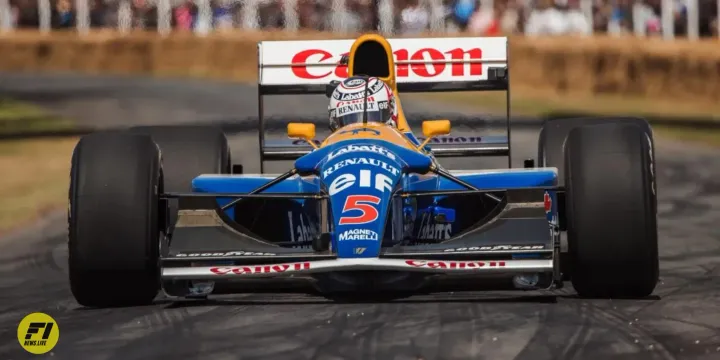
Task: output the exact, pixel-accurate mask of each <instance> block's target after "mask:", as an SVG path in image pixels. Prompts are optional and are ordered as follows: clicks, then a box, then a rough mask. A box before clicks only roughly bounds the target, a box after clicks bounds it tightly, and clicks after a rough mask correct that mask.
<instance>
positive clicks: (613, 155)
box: [564, 122, 659, 298]
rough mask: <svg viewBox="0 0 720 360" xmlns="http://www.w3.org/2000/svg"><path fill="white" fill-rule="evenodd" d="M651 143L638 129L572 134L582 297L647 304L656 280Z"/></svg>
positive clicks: (573, 247)
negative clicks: (644, 300) (644, 301)
mask: <svg viewBox="0 0 720 360" xmlns="http://www.w3.org/2000/svg"><path fill="white" fill-rule="evenodd" d="M652 151H653V149H652V140H651V139H650V137H649V136H647V133H646V132H645V131H644V129H643V128H642V127H640V126H638V125H636V124H633V123H628V122H625V123H622V122H608V123H604V124H598V125H584V126H580V127H576V128H574V129H573V130H571V131H570V132H569V134H568V137H567V142H566V144H565V150H564V152H565V169H566V171H565V186H566V194H565V196H566V201H567V203H566V206H567V221H568V230H567V235H568V250H569V254H570V256H571V258H572V259H573V262H572V264H573V265H572V266H573V268H572V278H571V281H572V284H573V286H574V288H575V290H576V291H577V293H578V295H580V296H581V297H591V298H640V297H646V296H649V295H650V294H651V293H652V292H653V290H654V289H655V286H656V285H657V281H658V276H659V261H658V236H657V212H656V205H655V204H656V202H655V201H656V196H657V195H656V192H655V178H654V164H653V153H652Z"/></svg>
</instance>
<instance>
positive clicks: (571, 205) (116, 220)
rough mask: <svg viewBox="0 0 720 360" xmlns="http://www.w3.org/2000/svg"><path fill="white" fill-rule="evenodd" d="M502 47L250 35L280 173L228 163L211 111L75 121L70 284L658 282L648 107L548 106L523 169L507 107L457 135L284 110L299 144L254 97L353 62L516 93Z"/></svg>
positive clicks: (120, 301) (427, 126) (441, 86)
mask: <svg viewBox="0 0 720 360" xmlns="http://www.w3.org/2000/svg"><path fill="white" fill-rule="evenodd" d="M391 46H392V48H391ZM393 49H394V51H393ZM507 49H508V46H507V39H506V38H501V37H497V38H446V39H391V40H387V39H385V38H383V37H381V36H379V35H363V36H361V37H359V38H358V39H356V40H355V41H353V40H330V41H312V42H307V41H279V42H261V43H260V44H259V64H260V67H259V92H260V100H261V101H260V114H259V136H260V160H261V161H260V162H261V173H263V172H264V167H263V164H264V162H265V161H269V160H292V161H294V164H293V166H292V168H291V169H290V170H289V171H287V172H286V173H284V174H282V175H277V176H271V175H267V174H259V175H248V174H238V172H240V171H241V166H237V165H233V164H232V162H231V159H230V151H229V149H228V142H227V139H226V137H225V135H224V134H223V133H222V132H221V131H220V130H218V129H215V128H210V127H191V126H173V127H140V128H133V129H130V130H128V131H114V132H103V133H94V134H91V135H88V136H85V137H83V138H82V139H81V140H80V142H79V143H78V145H77V147H76V149H75V152H74V154H73V159H72V171H71V185H70V208H69V214H68V215H69V218H68V220H69V228H70V239H69V271H70V274H69V276H70V284H71V289H72V292H73V294H74V296H75V298H76V299H77V301H78V302H79V303H80V304H82V305H86V306H120V305H122V306H125V305H133V304H143V303H149V302H151V301H153V299H154V298H155V297H156V296H157V294H158V292H159V290H160V289H163V290H164V292H165V293H166V294H167V295H169V296H172V297H181V298H182V297H206V296H208V295H210V294H212V293H214V291H215V290H216V289H218V288H219V287H222V286H223V285H231V284H233V283H237V282H243V280H245V279H255V278H263V281H266V280H267V281H270V279H269V278H282V279H288V278H291V280H300V281H307V282H309V283H310V284H311V285H313V286H314V287H315V289H316V290H317V291H319V292H320V293H323V294H326V295H328V296H330V295H334V294H344V295H347V294H358V293H366V292H376V291H379V292H389V291H391V290H392V291H397V290H407V291H418V290H420V289H422V288H423V287H424V286H425V285H426V284H427V283H428V282H429V281H431V280H437V279H438V278H440V279H443V278H452V277H454V276H455V275H469V276H463V277H461V279H463V280H462V281H464V282H465V285H467V284H471V285H472V284H477V285H478V286H479V285H481V284H483V281H482V279H485V278H493V279H505V280H506V281H507V283H508V284H509V285H510V286H514V287H515V288H517V289H552V288H558V287H562V285H563V281H564V280H570V281H572V285H573V286H574V288H575V290H576V291H577V292H578V294H579V295H581V296H588V297H642V296H647V295H649V294H651V293H652V292H653V290H654V288H655V285H656V283H657V280H658V249H657V224H656V207H657V205H656V189H655V179H654V159H653V147H654V145H653V138H652V131H651V129H650V127H649V125H648V123H647V122H646V121H644V120H643V119H637V118H581V119H562V120H551V121H546V122H545V123H544V124H543V128H542V130H541V133H540V138H539V153H538V159H537V162H538V164H537V165H538V166H539V167H536V164H535V163H534V160H533V159H528V160H526V161H525V167H524V168H512V161H511V151H510V146H509V136H510V114H509V109H508V121H507V131H508V132H507V136H492V137H486V136H476V137H464V138H462V139H459V138H453V137H449V136H448V134H449V133H450V121H449V120H429V121H425V122H424V123H423V124H422V130H423V137H416V136H415V135H414V134H413V133H412V131H411V129H410V126H409V124H408V122H407V120H406V119H405V117H404V114H403V112H402V109H400V110H399V118H398V126H397V128H395V127H390V126H387V125H385V124H382V123H373V122H363V123H357V124H352V125H347V126H346V127H343V128H340V129H339V130H337V131H335V132H333V133H332V134H331V135H330V136H328V137H327V138H326V139H324V140H323V141H317V140H316V139H315V126H314V125H313V124H311V123H290V124H288V137H289V138H291V139H295V140H288V141H282V143H278V142H272V141H270V140H266V139H265V125H264V119H263V106H262V97H263V95H267V94H326V95H328V96H329V94H330V93H331V92H332V90H333V89H334V86H335V85H336V84H337V79H341V78H344V77H347V76H355V75H365V76H374V77H378V78H380V79H382V80H383V81H385V82H386V83H387V84H388V85H389V86H391V87H392V88H393V89H394V90H395V92H396V94H398V93H404V92H431V91H467V90H504V91H507V92H508V100H509V87H508V69H507ZM448 57H449V58H448ZM428 59H430V60H428ZM397 106H400V104H399V101H398V102H397ZM298 139H299V140H298ZM447 156H465V157H468V156H472V157H478V156H506V157H508V159H509V161H508V164H509V166H510V167H511V168H510V169H477V170H470V171H468V170H462V171H460V170H457V171H453V170H447V169H445V168H444V167H443V166H442V165H441V163H440V161H439V160H438V159H440V158H442V157H447ZM563 232H566V233H567V236H566V237H567V244H566V245H567V249H564V248H565V243H564V241H561V233H563ZM254 282H256V281H254ZM465 287H467V286H465ZM471 287H472V286H471Z"/></svg>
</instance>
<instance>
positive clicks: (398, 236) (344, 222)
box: [192, 138, 557, 258]
mask: <svg viewBox="0 0 720 360" xmlns="http://www.w3.org/2000/svg"><path fill="white" fill-rule="evenodd" d="M433 164H436V163H435V159H434V158H433V157H432V156H428V155H425V154H422V153H419V152H415V151H412V150H410V149H408V148H405V147H401V146H398V145H395V144H393V143H391V142H387V141H384V140H380V139H367V138H358V139H351V140H345V141H341V142H338V143H334V144H331V145H328V146H326V147H323V148H320V149H318V150H315V151H313V152H311V153H309V154H307V155H305V156H303V157H301V158H299V159H297V160H296V161H295V168H296V169H297V170H298V171H299V174H300V176H294V177H292V178H289V179H286V180H284V181H282V182H280V183H278V184H276V185H274V186H272V187H270V188H268V189H266V190H265V191H264V193H320V192H321V191H325V192H327V193H328V195H329V206H330V216H331V218H330V220H329V221H330V231H331V249H332V250H333V251H334V252H336V253H337V256H338V257H339V258H358V257H377V256H378V254H379V252H380V249H381V248H382V247H383V246H388V245H393V244H396V243H398V242H400V241H402V240H403V239H404V238H408V237H410V238H413V237H430V238H433V239H442V238H448V237H450V236H452V235H453V234H454V233H457V232H459V231H461V230H462V229H461V228H459V227H458V226H455V228H454V229H453V227H452V226H448V225H447V224H452V223H453V222H455V221H456V217H457V218H458V219H459V218H461V217H462V215H464V214H463V212H462V209H460V208H458V206H457V202H453V201H446V200H447V199H446V198H449V197H451V196H427V197H420V198H407V199H400V198H395V199H393V197H392V195H393V193H394V192H395V191H396V190H403V191H411V192H420V191H451V190H467V189H466V188H465V187H463V186H462V185H459V184H457V183H455V182H453V181H451V180H449V179H446V178H444V177H440V176H437V175H435V174H433V173H429V172H428V171H429V169H430V167H431V165H433ZM436 166H437V165H436ZM454 175H455V176H456V177H457V178H459V179H462V180H463V181H465V182H466V183H469V184H471V185H473V186H475V187H477V188H480V189H484V190H490V191H492V190H497V191H503V190H507V189H513V188H531V187H552V186H555V184H556V179H557V171H556V170H555V169H554V168H537V169H500V170H492V171H490V170H485V171H477V172H469V173H454ZM273 179H274V177H272V176H248V175H201V176H199V177H197V178H195V179H194V180H193V181H192V186H193V190H194V191H195V192H201V193H236V194H241V193H248V192H250V191H253V190H255V189H256V188H258V187H259V186H262V185H264V184H266V183H268V182H269V181H271V180H273ZM548 196H549V197H550V202H551V204H552V207H553V209H552V211H549V212H548V221H550V222H551V224H552V222H553V221H557V217H556V215H555V218H554V219H553V214H557V211H556V209H555V191H551V190H549V191H548ZM228 201H229V199H227V198H218V203H219V204H220V205H223V204H225V203H227V202H228ZM288 201H290V202H291V203H286V205H287V206H288V207H289V208H290V210H288V211H287V216H288V221H289V224H290V225H289V233H287V230H285V231H284V232H283V234H284V236H280V237H282V239H269V241H277V242H283V241H296V240H297V239H300V238H302V239H306V238H307V237H308V236H310V235H312V236H315V235H316V234H314V232H315V231H317V228H316V227H315V226H312V224H313V223H315V222H317V218H316V217H315V215H316V214H317V213H318V211H317V210H318V201H316V200H302V199H294V200H288ZM283 206H285V205H283ZM283 210H284V209H283ZM234 211H235V209H234V208H233V209H229V210H227V214H228V216H229V217H230V218H231V219H243V218H244V217H245V215H244V214H240V213H238V214H235V213H234ZM243 211H246V212H247V211H248V210H247V209H246V210H243ZM279 214H281V215H282V216H284V214H285V212H284V211H282V212H279ZM437 215H442V217H444V222H443V224H436V223H435V219H436V218H437ZM393 216H396V217H398V216H399V217H402V219H401V220H400V221H394V220H393ZM283 220H284V219H283ZM254 221H265V222H268V221H270V222H272V221H275V219H274V217H273V218H272V219H267V218H265V219H262V220H254ZM299 224H300V225H299ZM396 224H403V225H401V226H402V227H403V228H402V229H394V227H396V226H398V225H396ZM278 226H279V225H278ZM276 227H277V226H276ZM306 228H310V229H311V230H306ZM286 229H287V228H286ZM308 233H313V234H308Z"/></svg>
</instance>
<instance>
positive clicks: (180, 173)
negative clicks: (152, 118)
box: [130, 125, 232, 232]
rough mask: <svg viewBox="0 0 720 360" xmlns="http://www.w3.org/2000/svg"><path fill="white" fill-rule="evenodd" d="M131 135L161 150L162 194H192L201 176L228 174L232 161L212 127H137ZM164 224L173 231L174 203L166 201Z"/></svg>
mask: <svg viewBox="0 0 720 360" xmlns="http://www.w3.org/2000/svg"><path fill="white" fill-rule="evenodd" d="M130 132H133V133H139V134H146V135H149V136H150V137H152V139H153V141H155V143H156V144H157V145H158V146H159V147H160V152H161V153H162V160H163V182H164V186H165V189H164V190H165V192H184V193H188V192H192V180H193V179H194V178H195V177H197V176H198V175H200V174H230V173H231V171H232V162H231V159H230V148H229V146H228V141H227V138H226V137H225V133H223V131H222V129H219V128H216V127H212V126H197V125H171V126H137V127H133V128H130ZM167 209H168V210H167V211H168V214H167V217H166V220H165V221H166V222H167V223H166V224H161V229H165V230H166V231H167V232H172V228H173V226H174V225H175V222H177V213H178V205H177V201H172V202H168V206H167Z"/></svg>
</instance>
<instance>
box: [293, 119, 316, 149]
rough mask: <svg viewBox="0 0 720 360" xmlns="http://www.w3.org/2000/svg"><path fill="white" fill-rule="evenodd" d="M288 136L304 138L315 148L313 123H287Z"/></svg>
mask: <svg viewBox="0 0 720 360" xmlns="http://www.w3.org/2000/svg"><path fill="white" fill-rule="evenodd" d="M287 132H288V137H290V138H299V139H303V140H305V141H306V142H307V143H308V144H310V146H312V147H313V148H315V149H317V148H318V147H317V145H315V142H314V141H313V140H314V139H315V124H311V123H289V124H288V129H287Z"/></svg>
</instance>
